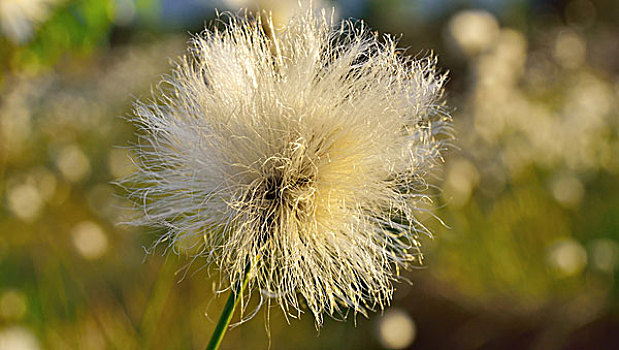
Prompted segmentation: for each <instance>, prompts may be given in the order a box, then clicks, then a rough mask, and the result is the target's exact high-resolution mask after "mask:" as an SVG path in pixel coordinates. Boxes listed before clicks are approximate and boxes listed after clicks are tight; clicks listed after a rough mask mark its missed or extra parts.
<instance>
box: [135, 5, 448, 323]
mask: <svg viewBox="0 0 619 350" xmlns="http://www.w3.org/2000/svg"><path fill="white" fill-rule="evenodd" d="M266 25H269V26H271V25H272V23H271V22H269V23H267V24H266ZM271 33H273V31H271ZM435 63H436V59H435V58H433V57H428V58H423V59H419V60H413V59H411V58H408V57H406V56H404V55H402V52H401V51H400V50H398V49H396V43H395V42H394V41H393V39H391V38H390V37H387V36H386V37H384V39H383V40H382V41H380V40H379V39H378V37H377V36H376V35H374V34H372V33H371V32H369V31H368V29H367V28H365V27H363V26H356V27H355V26H354V25H353V24H351V23H349V22H343V23H330V21H329V16H328V15H326V12H322V13H321V14H315V13H314V12H312V11H303V13H299V14H298V15H296V16H295V17H293V19H292V20H291V21H290V22H289V23H288V25H287V26H286V27H285V29H284V30H282V31H280V32H278V34H277V35H275V36H274V37H269V36H268V35H266V34H265V32H264V30H263V27H262V23H261V22H260V20H257V21H253V22H252V21H249V20H236V19H231V20H230V23H229V25H228V26H227V28H225V29H224V30H220V31H216V32H208V31H207V32H205V34H204V35H203V36H200V37H196V38H194V39H193V41H192V45H191V49H190V50H189V54H188V55H187V56H185V57H183V58H182V59H180V60H179V61H178V62H177V64H176V66H175V67H174V69H173V70H172V72H171V73H170V74H169V75H168V76H167V77H166V78H164V80H163V81H162V82H161V83H160V84H159V85H158V86H159V87H160V88H159V93H160V95H158V96H157V97H155V98H154V99H153V100H152V101H149V102H138V103H136V106H135V110H134V113H135V116H134V118H133V119H134V121H135V122H136V123H137V124H139V125H140V130H141V134H140V142H139V145H138V146H137V147H136V148H135V153H136V155H135V160H136V163H137V166H138V170H137V172H136V173H135V174H134V176H132V177H130V178H128V179H126V180H125V181H123V184H124V185H125V186H127V188H128V189H129V190H130V191H131V194H130V197H132V198H133V199H134V200H135V203H136V205H137V206H138V207H139V208H140V209H141V211H142V213H141V216H140V217H138V218H136V219H135V221H132V223H134V224H143V225H159V226H163V227H165V228H166V229H167V233H166V234H165V235H164V236H163V237H162V238H161V239H160V242H166V244H170V245H171V246H172V247H175V246H176V247H178V246H183V247H185V246H187V245H190V246H192V245H194V244H198V243H199V244H200V247H201V249H199V250H198V252H197V253H195V255H201V256H204V257H205V258H206V259H207V260H208V261H209V262H214V263H216V264H217V265H218V266H219V269H220V271H221V274H222V276H223V277H222V284H223V286H222V288H225V287H226V286H228V285H234V284H236V283H237V282H238V281H240V280H242V279H243V276H244V271H245V269H246V265H247V263H248V261H255V265H254V267H253V269H252V273H251V275H250V277H249V287H248V290H249V291H250V292H249V293H250V295H251V291H252V290H256V289H258V290H260V292H261V298H262V297H267V300H268V302H269V303H270V302H271V301H273V300H274V301H276V302H278V303H279V305H280V306H281V308H282V309H283V310H284V311H285V312H286V314H289V315H291V316H293V317H298V316H300V313H301V312H302V311H301V309H302V308H305V306H302V302H301V301H300V300H299V297H302V298H303V299H304V300H305V304H306V305H307V308H308V309H309V310H310V311H311V312H312V313H313V314H314V316H315V319H316V323H317V325H321V324H322V317H323V313H327V314H329V315H331V316H334V315H336V314H339V315H343V312H344V310H343V309H345V308H351V309H352V310H354V312H355V313H357V312H361V313H365V312H366V311H367V310H373V309H382V308H384V307H386V306H387V305H388V304H389V302H390V299H391V296H392V292H393V289H392V282H393V281H394V280H395V279H396V278H397V275H398V273H399V269H400V267H407V266H410V265H411V264H418V263H420V261H421V254H420V251H419V246H420V244H419V241H418V236H419V234H423V233H425V234H429V232H428V231H427V230H426V229H425V227H424V226H423V225H422V224H421V223H420V222H419V221H418V219H417V215H418V213H419V209H418V208H419V207H420V206H421V203H420V202H422V201H425V200H427V197H426V195H425V194H424V190H425V188H426V185H425V182H424V180H423V177H424V175H425V174H426V173H427V172H428V171H429V169H430V168H432V167H433V166H434V165H435V164H436V163H437V162H439V161H440V159H441V158H440V157H441V151H442V150H443V149H444V148H445V147H446V144H445V143H446V141H445V140H449V139H450V137H451V136H450V118H449V116H448V115H447V114H446V112H445V108H444V106H443V104H442V102H441V99H442V91H443V84H444V82H445V79H446V76H445V75H443V74H440V73H438V71H437V69H436V67H435ZM177 243H179V244H177Z"/></svg>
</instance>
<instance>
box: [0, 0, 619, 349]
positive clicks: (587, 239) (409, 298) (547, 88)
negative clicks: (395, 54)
mask: <svg viewBox="0 0 619 350" xmlns="http://www.w3.org/2000/svg"><path fill="white" fill-rule="evenodd" d="M314 5H315V6H329V7H330V6H334V7H335V8H336V13H337V15H338V16H339V17H341V18H349V17H354V18H363V19H364V20H365V21H366V22H367V23H368V24H369V25H370V26H371V27H372V28H374V29H376V30H378V31H380V32H381V33H392V34H395V35H398V36H399V35H401V41H400V46H403V47H408V48H409V49H408V53H409V54H411V55H427V54H429V53H430V52H432V51H433V52H434V53H436V54H438V56H439V59H440V66H441V67H443V68H444V69H445V70H449V72H450V76H451V79H450V82H449V84H448V86H447V91H446V96H447V100H448V103H449V105H450V106H451V107H452V108H453V117H454V124H455V127H456V131H457V135H458V139H457V142H456V146H457V147H455V148H454V149H453V150H452V151H451V153H450V154H448V156H447V159H446V161H447V162H446V165H445V167H444V168H443V169H442V170H441V171H440V172H439V173H438V174H436V175H437V177H436V180H433V181H434V182H435V183H436V184H437V185H440V186H441V187H443V188H444V190H443V191H442V192H441V193H439V192H437V193H436V195H435V196H434V205H435V207H436V208H435V212H436V213H437V214H438V216H440V217H441V218H442V219H443V220H444V221H445V225H442V224H441V223H440V222H437V220H435V219H433V218H432V217H427V218H424V222H425V223H426V224H427V225H428V226H430V227H432V229H433V231H434V232H435V237H434V238H433V239H426V240H425V252H426V260H425V266H424V267H423V268H420V269H417V270H415V271H409V272H406V273H405V276H406V277H407V278H409V279H410V280H411V281H412V285H411V284H408V283H399V284H397V285H396V286H395V288H396V292H395V295H394V301H393V303H392V307H391V308H389V309H388V310H387V311H385V312H384V313H382V314H381V313H380V312H378V313H374V314H372V315H371V316H370V318H369V319H366V318H364V317H362V316H359V317H357V319H356V320H355V319H354V318H352V317H351V318H349V320H348V321H346V322H341V321H335V320H327V321H326V322H325V325H324V327H323V328H322V329H321V330H320V331H316V329H315V328H314V325H313V319H312V317H311V315H305V317H303V318H302V319H301V320H293V321H292V324H291V325H288V324H287V323H286V320H285V319H284V318H283V316H282V315H281V313H280V312H278V310H277V309H273V310H272V312H271V319H270V322H269V323H268V328H269V329H268V331H267V330H265V321H264V318H265V312H264V310H261V311H260V312H259V313H258V314H257V315H256V317H255V318H254V319H252V320H251V321H249V322H247V323H245V324H244V325H243V326H242V327H238V328H235V329H233V330H231V331H230V332H229V333H228V334H227V336H226V338H225V339H224V343H223V347H222V348H224V349H267V348H268V347H269V346H270V347H271V348H272V349H382V348H386V349H406V348H411V349H616V348H619V314H618V311H619V310H618V307H619V281H617V278H616V277H617V269H618V267H619V181H618V180H619V135H618V134H619V112H618V111H619V2H617V1H614V0H591V1H590V0H571V1H563V0H539V1H534V0H529V1H525V0H458V1H448V0H417V1H415V0H409V1H406V0H340V1H335V2H330V1H326V0H324V1H318V0H314ZM255 6H260V7H262V8H264V9H269V10H271V11H273V14H274V18H275V20H276V21H278V22H285V20H286V18H287V17H288V16H289V15H290V13H291V11H292V10H293V9H294V7H295V6H296V1H284V0H270V1H269V0H264V1H258V2H255V1H248V0H228V1H224V0H220V1H208V0H182V1H181V0H0V181H1V185H0V349H3V350H4V349H22V350H23V349H95V350H96V349H200V348H203V347H204V346H205V344H206V342H207V340H208V338H209V336H210V333H211V331H212V329H213V328H214V324H215V322H214V321H212V320H210V319H209V318H207V317H206V316H205V313H206V314H208V316H209V317H210V318H211V319H215V320H216V319H217V317H218V316H219V312H220V311H221V309H222V307H223V304H224V302H225V297H226V296H219V297H215V298H214V297H213V295H214V294H213V289H214V287H213V281H212V280H211V279H209V278H210V277H209V274H208V273H207V271H206V270H205V269H200V267H202V266H197V265H200V264H199V263H196V264H194V266H193V267H192V268H191V269H186V268H185V267H186V266H187V264H188V263H189V261H188V259H187V258H185V257H183V255H182V254H181V255H174V254H172V255H168V254H164V252H163V250H162V249H161V250H155V251H154V252H153V254H149V255H147V254H146V253H145V249H144V247H147V248H148V247H150V246H151V245H152V243H153V242H154V241H155V240H156V238H157V235H158V234H159V232H157V231H156V230H155V229H137V228H128V227H124V226H120V225H118V222H119V221H121V218H122V217H123V216H125V215H126V212H125V209H123V208H126V207H128V206H129V205H130V204H129V203H126V202H125V200H124V199H123V198H122V195H120V194H119V193H118V189H117V188H115V187H114V185H112V184H111V182H112V181H114V180H115V179H118V178H120V177H123V176H125V175H127V174H129V173H131V172H132V167H131V163H130V161H129V159H128V153H127V150H126V148H125V147H126V146H127V145H129V144H130V143H131V142H132V141H135V136H134V129H133V128H134V127H133V126H132V125H130V124H128V123H127V122H126V121H125V120H123V119H122V116H123V115H127V113H129V112H130V109H131V102H132V100H133V99H134V98H135V97H147V96H148V94H149V93H150V88H151V87H152V86H153V84H155V83H156V82H157V81H158V80H159V77H160V76H161V74H164V73H165V72H167V71H168V69H169V60H170V58H174V57H176V56H178V55H180V54H182V53H183V52H184V49H185V45H186V42H187V40H188V38H189V33H195V32H198V31H200V30H202V29H203V28H204V25H205V23H207V22H208V21H209V20H211V19H213V18H214V16H215V8H218V9H220V10H232V11H237V10H238V9H239V8H240V7H250V8H254V7H255ZM177 249H178V250H179V251H181V252H182V251H183V249H184V247H182V246H179V247H177Z"/></svg>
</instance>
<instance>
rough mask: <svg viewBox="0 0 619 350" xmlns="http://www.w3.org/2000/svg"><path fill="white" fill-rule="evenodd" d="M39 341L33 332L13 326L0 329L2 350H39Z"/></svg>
mask: <svg viewBox="0 0 619 350" xmlns="http://www.w3.org/2000/svg"><path fill="white" fill-rule="evenodd" d="M40 348H41V347H40V346H39V340H38V339H37V337H36V336H35V335H34V333H32V331H31V330H29V329H27V328H24V327H20V326H11V327H7V328H3V329H0V349H11V350H38V349H40Z"/></svg>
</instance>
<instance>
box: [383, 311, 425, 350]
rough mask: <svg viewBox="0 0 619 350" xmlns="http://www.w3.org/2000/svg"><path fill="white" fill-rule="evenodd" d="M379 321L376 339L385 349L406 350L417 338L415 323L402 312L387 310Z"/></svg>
mask: <svg viewBox="0 0 619 350" xmlns="http://www.w3.org/2000/svg"><path fill="white" fill-rule="evenodd" d="M379 321H380V322H379V324H378V337H379V340H380V343H381V344H382V345H383V347H385V348H387V349H405V348H408V347H409V346H410V345H411V344H412V343H413V342H414V341H415V338H416V337H417V325H416V324H415V321H414V320H413V319H412V318H411V317H410V316H409V315H408V314H407V313H406V312H404V311H403V310H398V309H395V310H389V311H387V312H385V315H384V316H383V317H382V318H380V319H379Z"/></svg>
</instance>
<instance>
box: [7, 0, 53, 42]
mask: <svg viewBox="0 0 619 350" xmlns="http://www.w3.org/2000/svg"><path fill="white" fill-rule="evenodd" d="M59 2H60V1H59V0H0V29H1V30H2V34H3V35H4V36H6V37H7V38H9V39H10V40H11V41H13V42H15V43H17V44H23V43H25V42H26V41H28V40H30V38H32V36H33V35H34V32H35V30H36V27H37V26H38V25H39V24H40V23H42V22H44V21H45V20H46V19H47V18H48V16H49V14H50V10H51V8H52V7H54V6H56V5H57V3H59Z"/></svg>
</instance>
